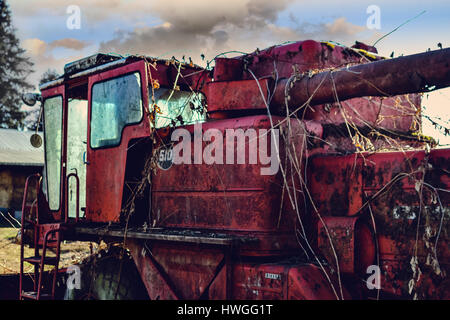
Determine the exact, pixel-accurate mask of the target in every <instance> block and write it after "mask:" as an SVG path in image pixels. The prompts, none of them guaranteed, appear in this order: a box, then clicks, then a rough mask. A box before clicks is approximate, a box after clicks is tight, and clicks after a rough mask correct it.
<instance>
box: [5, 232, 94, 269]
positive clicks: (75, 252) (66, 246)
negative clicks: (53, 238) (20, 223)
mask: <svg viewBox="0 0 450 320" xmlns="http://www.w3.org/2000/svg"><path fill="white" fill-rule="evenodd" d="M19 230H20V229H15V228H0V274H7V273H19V270H20V242H18V241H17V239H16V235H17V232H18V231H19ZM92 247H93V249H94V250H95V248H96V247H97V246H96V244H95V243H92ZM90 252H91V250H90V243H89V242H81V241H71V242H62V243H61V260H60V263H59V267H60V268H65V267H68V266H70V265H72V264H75V263H77V262H80V261H81V260H82V259H83V258H84V257H86V256H88V255H89V254H90ZM33 255H34V249H30V248H28V246H25V257H29V256H33ZM51 255H54V254H53V253H52V252H50V253H49V256H51ZM24 270H25V272H32V271H33V267H32V265H30V264H28V263H25V265H24Z"/></svg>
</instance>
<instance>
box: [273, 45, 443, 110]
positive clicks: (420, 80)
mask: <svg viewBox="0 0 450 320" xmlns="http://www.w3.org/2000/svg"><path fill="white" fill-rule="evenodd" d="M286 86H288V88H286ZM448 86H450V48H446V49H441V50H436V51H430V52H425V53H420V54H414V55H409V56H404V57H399V58H395V59H387V60H380V61H376V62H371V63H366V64H360V65H356V66H352V67H347V68H341V69H338V70H330V71H325V72H320V73H317V74H315V75H312V76H311V77H309V76H308V75H304V76H298V77H297V79H294V80H293V79H292V78H291V80H289V79H283V80H281V81H279V82H278V84H277V87H276V90H275V94H274V97H273V100H272V106H273V107H274V108H276V109H278V110H281V111H285V110H286V104H285V97H286V93H287V95H288V96H289V108H290V109H293V110H294V109H295V108H297V107H299V106H301V105H302V104H304V103H305V102H307V101H308V100H309V99H310V100H309V104H310V105H317V104H323V103H332V102H335V100H336V97H337V98H338V99H339V100H346V99H350V98H356V97H365V96H382V97H390V96H395V95H399V94H408V93H419V92H429V91H433V90H437V89H440V88H445V87H448ZM285 89H286V91H285ZM293 110H291V111H293Z"/></svg>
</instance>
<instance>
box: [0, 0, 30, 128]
mask: <svg viewBox="0 0 450 320" xmlns="http://www.w3.org/2000/svg"><path fill="white" fill-rule="evenodd" d="M24 54H25V50H24V49H22V48H21V47H20V43H19V39H17V37H16V35H15V29H14V27H13V26H12V21H11V11H10V10H9V7H8V4H7V3H6V0H0V127H3V128H19V127H22V126H23V120H24V118H25V114H24V113H23V112H22V111H20V108H21V106H22V104H23V103H22V99H21V96H22V93H23V92H24V91H26V90H32V89H33V88H34V87H33V86H32V85H31V84H30V83H29V82H28V81H27V77H28V75H29V74H30V73H31V72H33V71H32V69H31V67H32V66H33V63H32V62H31V61H30V59H29V58H28V57H26V56H25V55H24Z"/></svg>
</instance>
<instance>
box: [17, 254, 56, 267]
mask: <svg viewBox="0 0 450 320" xmlns="http://www.w3.org/2000/svg"><path fill="white" fill-rule="evenodd" d="M23 261H25V262H28V263H31V264H40V263H41V256H34V257H28V258H24V259H23ZM57 262H58V260H57V259H56V257H45V259H44V264H48V265H53V266H56V263H57Z"/></svg>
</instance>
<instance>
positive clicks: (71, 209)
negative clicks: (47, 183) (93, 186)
mask: <svg viewBox="0 0 450 320" xmlns="http://www.w3.org/2000/svg"><path fill="white" fill-rule="evenodd" d="M87 113H88V101H87V99H69V100H68V102H67V170H66V183H67V188H68V192H67V194H66V196H67V200H66V201H67V210H68V216H69V218H76V217H77V216H78V217H80V218H83V217H84V208H85V207H86V163H85V161H84V159H85V157H86V152H87V122H88V117H87ZM77 184H78V185H77ZM77 210H78V215H77Z"/></svg>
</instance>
